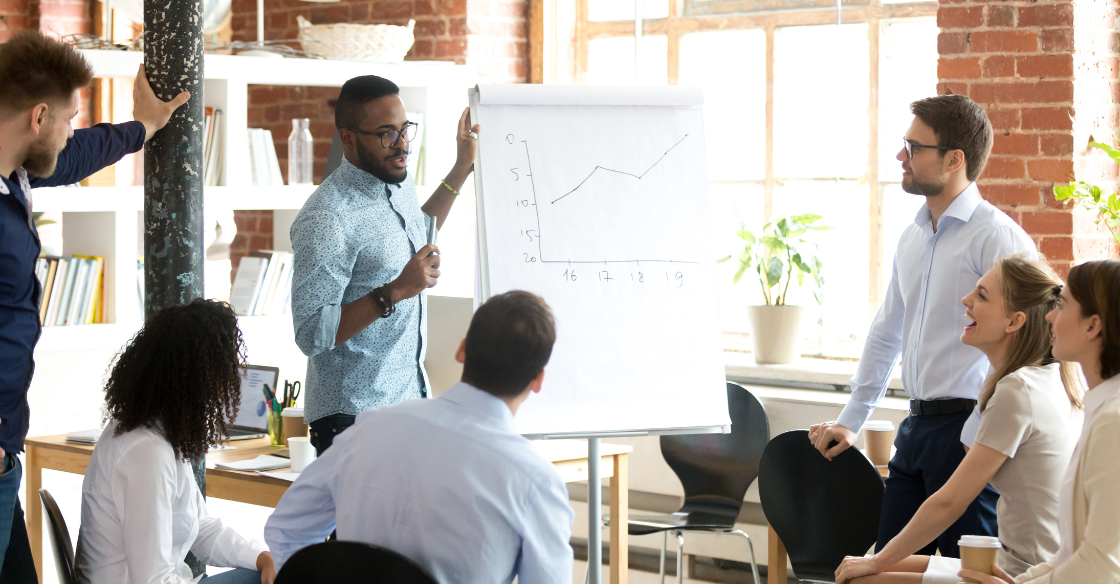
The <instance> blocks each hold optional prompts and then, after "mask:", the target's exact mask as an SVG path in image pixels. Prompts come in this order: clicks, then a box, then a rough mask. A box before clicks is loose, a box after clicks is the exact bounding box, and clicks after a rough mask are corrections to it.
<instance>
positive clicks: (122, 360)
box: [105, 298, 245, 461]
mask: <svg viewBox="0 0 1120 584" xmlns="http://www.w3.org/2000/svg"><path fill="white" fill-rule="evenodd" d="M244 363H245V341H244V339H243V338H242V336H241V329H239V328H238V327H237V316H236V315H235V314H234V313H233V308H232V307H231V306H230V305H229V304H227V303H225V302H219V301H216V300H204V299H202V298H199V299H197V300H194V301H193V302H190V303H188V304H180V305H177V306H171V307H169V308H166V309H164V310H161V311H160V312H159V313H157V314H156V315H155V316H153V317H151V318H149V319H148V321H147V322H145V323H144V327H143V328H141V329H140V331H139V332H138V333H136V335H135V336H134V337H132V340H130V341H129V342H128V344H127V345H125V347H124V349H122V350H121V352H120V353H118V354H117V356H116V357H115V358H114V360H113V364H112V370H111V372H110V374H109V380H108V381H107V382H106V384H105V414H106V416H107V417H110V418H113V419H115V420H116V421H117V430H116V434H117V435H118V436H119V435H121V434H123V433H124V432H129V431H132V430H135V429H136V428H140V427H151V428H153V429H155V430H157V431H159V432H161V433H162V434H163V436H164V438H166V439H167V441H168V442H170V443H171V447H172V448H173V449H175V456H176V457H178V458H181V459H183V460H186V461H195V460H199V459H201V458H202V456H203V455H205V454H206V451H207V450H209V449H210V447H211V446H213V445H215V444H219V443H220V442H221V441H222V440H224V439H225V438H227V437H228V436H229V430H228V429H227V427H226V426H227V424H228V423H229V422H230V421H231V420H233V419H234V418H236V417H237V408H238V405H240V402H241V371H242V369H243V368H244Z"/></svg>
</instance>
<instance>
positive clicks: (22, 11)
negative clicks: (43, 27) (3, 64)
mask: <svg viewBox="0 0 1120 584" xmlns="http://www.w3.org/2000/svg"><path fill="white" fill-rule="evenodd" d="M29 3H30V0H0V43H2V42H7V40H8V39H9V38H11V37H12V33H13V32H15V31H18V30H24V29H26V28H30V27H31V7H30V6H29Z"/></svg>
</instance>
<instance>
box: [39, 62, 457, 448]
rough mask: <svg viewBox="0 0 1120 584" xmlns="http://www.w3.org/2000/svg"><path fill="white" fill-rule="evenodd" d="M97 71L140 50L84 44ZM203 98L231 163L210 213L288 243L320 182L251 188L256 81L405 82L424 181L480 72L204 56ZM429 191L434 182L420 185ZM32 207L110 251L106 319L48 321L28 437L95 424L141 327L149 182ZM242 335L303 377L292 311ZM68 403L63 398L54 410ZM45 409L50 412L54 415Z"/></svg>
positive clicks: (47, 192)
mask: <svg viewBox="0 0 1120 584" xmlns="http://www.w3.org/2000/svg"><path fill="white" fill-rule="evenodd" d="M81 53H82V55H83V56H84V57H85V58H86V59H87V60H88V61H89V62H90V64H91V65H92V66H93V70H94V76H95V77H102V78H104V77H122V78H132V77H134V76H135V75H136V72H137V69H138V68H139V65H140V63H141V62H142V61H143V54H142V53H139V52H131V51H98V50H85V51H81ZM204 67H205V70H204V74H205V77H206V81H205V91H204V96H203V100H204V103H205V105H206V106H208V107H214V108H217V109H221V110H222V112H223V114H224V115H225V122H224V126H225V127H224V132H223V135H224V136H223V137H224V149H225V161H224V163H223V165H222V166H223V167H222V173H221V176H220V178H219V182H220V184H221V185H223V186H218V187H206V189H205V206H206V208H207V209H209V210H223V211H226V210H249V209H271V210H273V211H275V213H274V220H273V230H274V246H273V247H274V248H275V249H280V250H288V251H290V250H291V242H290V241H289V238H288V231H289V229H290V226H291V223H292V221H293V220H294V219H295V216H296V213H297V212H298V211H299V209H300V208H301V207H302V206H303V203H304V201H306V200H307V197H308V196H309V195H310V194H311V193H312V192H313V191H314V189H315V187H313V186H275V187H254V186H251V184H252V179H251V176H250V170H249V162H248V161H249V154H248V139H247V132H246V129H247V128H248V116H247V107H248V93H249V86H250V85H289V86H318V87H341V86H342V84H343V83H345V82H346V80H348V79H350V78H352V77H356V76H359V75H379V76H382V77H385V78H387V79H390V80H392V81H394V82H395V83H396V84H397V85H398V86H399V87H400V88H401V98H402V100H403V101H404V104H405V108H406V109H407V110H408V111H417V112H421V113H423V114H424V125H425V133H426V135H427V137H426V140H425V143H424V158H425V160H424V161H423V165H422V168H424V169H425V176H420V177H417V182H419V183H421V184H425V185H433V184H439V179H440V178H442V173H445V172H447V171H448V170H449V169H450V168H451V166H452V164H453V163H454V161H455V153H456V152H455V141H454V133H455V130H456V126H457V124H458V121H459V116H460V114H461V113H462V111H463V108H464V107H466V105H467V100H466V89H467V87H468V86H469V85H470V84H471V83H473V76H472V75H471V74H470V73H469V70H468V68H467V67H465V66H461V65H455V64H454V63H449V62H414V61H409V62H404V63H395V64H385V63H368V62H361V61H342V60H317V59H288V58H284V59H274V58H264V57H243V56H231V55H206V57H205V63H204ZM418 190H419V195H420V196H421V197H426V196H427V194H428V191H429V190H430V189H429V188H422V189H418ZM33 197H34V204H35V210H36V211H53V212H59V213H62V217H63V219H62V234H63V235H62V238H63V249H62V253H63V254H64V255H72V254H87V255H100V256H104V257H105V260H106V261H105V272H106V273H105V316H106V322H107V324H97V325H79V326H63V327H45V328H44V329H43V336H42V338H41V339H40V341H39V344H38V346H37V348H36V351H35V358H36V362H37V369H36V376H35V379H34V382H33V383H32V387H31V391H30V400H31V402H32V404H31V405H32V411H33V412H36V413H35V414H34V415H33V416H32V420H31V424H32V429H31V435H37V434H45V433H61V432H67V431H72V430H76V429H78V428H80V427H85V426H95V425H98V423H99V422H100V411H101V395H102V393H101V389H102V384H103V378H104V375H105V373H106V369H107V367H108V366H109V363H110V361H111V359H112V357H113V355H114V354H115V353H116V351H118V350H119V349H120V348H121V346H122V345H123V344H124V343H125V342H127V341H128V339H129V338H130V337H131V336H132V335H133V334H134V333H135V332H136V330H138V329H139V327H140V324H141V319H142V314H141V309H140V306H139V302H138V300H137V292H136V273H135V259H136V257H137V256H139V255H143V235H142V234H143V209H144V191H143V187H58V188H49V189H36V190H35V191H34V192H33ZM241 322H242V332H243V333H244V336H245V339H246V344H247V346H248V349H249V360H250V362H252V363H260V364H270V365H278V366H280V367H281V375H282V379H283V378H287V379H292V380H295V379H300V380H302V379H303V377H304V375H305V369H306V365H305V364H306V359H305V358H304V357H303V355H302V354H301V353H300V352H299V350H298V348H297V347H296V346H295V344H294V337H293V332H292V324H291V317H290V316H274V317H245V318H242V319H241ZM59 404H63V405H61V406H60V405H59ZM47 412H52V414H51V415H49V416H48V414H47Z"/></svg>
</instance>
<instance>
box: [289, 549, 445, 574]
mask: <svg viewBox="0 0 1120 584" xmlns="http://www.w3.org/2000/svg"><path fill="white" fill-rule="evenodd" d="M276 584H436V581H435V579H433V578H432V577H431V576H429V575H428V573H427V572H425V571H424V569H423V568H421V567H420V566H417V565H416V564H415V563H414V562H413V561H412V560H410V559H408V558H406V557H404V556H402V555H400V554H398V553H397V552H394V551H392V550H387V549H385V548H383V547H378V546H375V545H370V544H368V543H360V542H356V541H326V542H323V543H317V544H315V545H312V546H308V547H305V548H303V549H302V550H299V551H298V552H296V553H295V554H293V555H292V557H290V558H288V561H287V562H285V563H284V567H283V568H281V569H280V573H279V574H277V575H276Z"/></svg>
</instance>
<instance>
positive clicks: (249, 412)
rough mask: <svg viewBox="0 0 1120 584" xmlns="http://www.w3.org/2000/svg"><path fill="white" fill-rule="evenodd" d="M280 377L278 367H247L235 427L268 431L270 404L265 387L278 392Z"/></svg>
mask: <svg viewBox="0 0 1120 584" xmlns="http://www.w3.org/2000/svg"><path fill="white" fill-rule="evenodd" d="M279 377H280V369H279V368H277V367H263V366H261V365H246V366H245V369H243V370H242V371H241V407H240V408H238V410H237V419H235V420H234V421H233V424H232V425H233V426H234V427H236V428H240V429H249V430H260V431H261V432H267V431H268V403H267V402H265V399H264V385H265V384H266V383H267V384H268V388H269V389H271V390H272V391H274V392H275V391H276V380H277V379H278V378H279Z"/></svg>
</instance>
